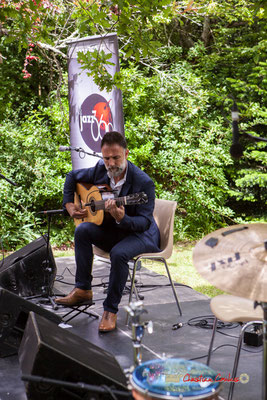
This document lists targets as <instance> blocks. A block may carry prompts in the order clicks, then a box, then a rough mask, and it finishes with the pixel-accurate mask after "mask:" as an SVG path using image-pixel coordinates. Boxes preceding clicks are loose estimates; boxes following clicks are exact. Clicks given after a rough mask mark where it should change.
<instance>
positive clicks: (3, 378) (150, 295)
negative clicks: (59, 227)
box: [0, 257, 263, 400]
mask: <svg viewBox="0 0 267 400" xmlns="http://www.w3.org/2000/svg"><path fill="white" fill-rule="evenodd" d="M56 263H57V268H58V276H57V278H58V279H57V281H56V282H55V291H57V292H62V293H68V292H69V291H70V290H71V289H72V287H73V283H74V273H75V261H74V257H62V258H57V259H56ZM108 274H109V264H108V263H107V262H105V261H103V260H102V259H96V260H95V264H94V281H93V283H94V285H95V286H94V289H93V290H94V301H95V305H94V306H92V307H91V308H90V310H91V311H92V312H94V313H95V314H96V315H97V316H99V317H101V315H102V311H103V308H102V302H103V299H104V298H105V294H104V290H105V288H106V285H107V281H108ZM136 278H137V280H138V284H141V288H140V293H141V294H142V295H143V296H144V300H143V303H144V308H145V309H146V310H147V313H145V314H143V320H144V321H152V322H153V333H152V334H148V332H145V335H144V338H143V341H142V345H143V346H142V356H143V358H142V360H143V362H145V361H148V360H152V359H160V358H184V359H186V360H192V359H196V361H198V362H200V363H203V364H205V362H206V355H207V352H208V347H209V342H210V338H211V333H212V331H211V329H208V328H210V327H211V325H212V319H209V317H212V313H211V310H210V307H209V303H210V301H209V298H207V297H206V296H204V295H202V294H200V293H197V292H195V291H194V290H192V289H191V288H188V287H185V286H179V285H176V290H177V295H178V297H179V300H180V305H181V309H182V313H183V315H182V316H179V314H178V309H177V307H176V304H175V303H174V298H173V294H172V291H171V288H170V286H169V285H168V283H169V281H168V279H167V278H166V277H164V276H161V275H157V274H155V273H153V272H151V271H149V270H147V269H145V268H142V272H141V274H140V273H139V272H138V273H137V276H136ZM127 303H128V293H127V292H126V293H125V295H124V296H123V299H122V302H121V306H120V310H119V313H118V327H117V329H116V330H115V331H113V332H110V333H106V334H99V333H98V324H99V320H98V319H95V318H92V317H88V316H86V315H82V314H81V315H79V316H78V317H76V318H74V319H73V320H72V321H70V322H69V325H71V326H70V327H69V328H66V329H68V330H70V331H71V332H73V333H74V334H76V335H78V336H79V337H81V338H83V339H85V340H87V341H88V342H90V343H93V344H94V345H96V346H98V347H99V348H101V349H104V350H107V351H108V352H109V353H111V354H113V355H114V356H115V358H116V359H117V361H118V362H119V364H120V365H121V367H122V368H123V369H129V368H130V367H132V366H133V347H132V340H131V327H128V326H126V325H125V318H126V311H125V309H124V308H123V306H125V305H126V304H127ZM63 311H64V310H62V309H59V310H57V311H56V312H57V313H58V314H62V313H63ZM64 312H65V311H64ZM198 321H202V325H203V323H204V324H205V321H206V322H207V325H206V328H205V326H204V327H199V326H196V325H195V324H196V322H198ZM177 323H182V327H181V328H179V329H177V330H173V329H172V328H173V325H174V324H177ZM239 331H240V327H239V326H236V327H233V328H232V327H231V329H229V328H221V329H220V330H219V332H218V333H217V334H216V338H215V343H214V347H215V348H217V350H216V351H215V352H214V353H213V355H212V358H211V362H210V367H211V368H213V369H214V370H215V371H216V372H218V373H220V374H221V377H222V378H229V374H230V376H231V374H232V368H233V361H234V356H235V350H236V347H235V346H236V344H237V337H238V334H239ZM262 356H263V351H262V346H261V347H251V346H247V345H243V348H242V351H241V357H240V362H239V368H238V373H237V376H238V377H240V375H241V374H246V375H245V376H246V377H247V380H248V382H247V383H240V382H238V383H237V384H236V385H235V391H234V397H233V399H236V400H239V399H240V400H241V399H242V400H251V399H261V397H262V396H261V389H262ZM243 376H244V375H243ZM20 377H21V370H20V365H19V361H18V357H17V356H16V355H14V356H10V357H5V358H0V400H11V399H12V400H25V399H27V396H26V393H25V389H24V384H23V382H22V381H21V379H20ZM56 378H57V377H55V379H56ZM228 390H229V383H227V382H225V383H224V384H222V391H221V396H222V397H223V398H224V399H226V398H227V394H228ZM196 400H197V398H196Z"/></svg>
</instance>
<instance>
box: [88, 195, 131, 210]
mask: <svg viewBox="0 0 267 400" xmlns="http://www.w3.org/2000/svg"><path fill="white" fill-rule="evenodd" d="M128 198H129V197H128V196H123V197H117V198H114V200H115V201H116V204H117V206H118V207H120V206H126V205H127V200H128ZM105 202H106V200H97V201H94V209H95V210H96V211H98V210H104V209H105ZM85 206H89V207H90V206H92V203H86V204H85Z"/></svg>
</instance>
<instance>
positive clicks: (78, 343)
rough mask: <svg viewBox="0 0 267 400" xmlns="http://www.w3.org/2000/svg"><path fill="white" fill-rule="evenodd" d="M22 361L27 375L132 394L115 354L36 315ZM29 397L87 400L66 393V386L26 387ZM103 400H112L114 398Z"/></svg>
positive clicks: (75, 392) (24, 340)
mask: <svg viewBox="0 0 267 400" xmlns="http://www.w3.org/2000/svg"><path fill="white" fill-rule="evenodd" d="M19 361H20V367H21V371H22V374H23V375H37V376H41V377H43V378H48V379H56V380H61V381H67V382H72V383H77V382H83V383H87V384H90V385H97V386H100V385H107V386H109V387H111V386H112V387H113V388H116V389H117V390H120V391H121V390H122V391H126V392H128V389H127V379H126V376H125V375H124V373H123V371H122V369H121V367H120V365H119V364H118V362H117V360H116V359H115V357H114V356H113V355H112V354H110V353H109V352H107V351H105V350H102V349H101V348H100V347H97V346H95V345H94V344H92V343H90V342H88V341H86V340H85V339H83V338H80V337H79V336H77V335H75V334H74V333H72V332H70V331H67V330H66V329H63V328H60V327H59V326H56V325H55V324H53V323H51V322H50V321H48V320H45V319H44V318H42V317H41V316H39V315H36V314H34V313H30V315H29V318H28V322H27V326H26V328H25V331H24V335H23V338H22V341H21V345H20V348H19ZM26 393H27V397H28V400H33V399H36V400H37V399H38V400H47V399H57V400H61V399H62V400H63V399H64V400H67V399H73V398H87V397H84V395H85V393H86V392H85V391H82V390H81V389H76V388H75V389H69V388H68V390H66V388H64V386H60V387H58V386H55V385H50V384H44V383H35V382H28V383H27V384H26ZM129 395H130V393H129ZM77 396H82V397H77ZM94 398H95V399H97V398H98V396H97V395H94ZM99 398H105V399H107V398H108V399H111V396H110V394H109V395H108V396H106V395H104V397H103V395H101V396H100V397H99ZM124 399H125V397H124Z"/></svg>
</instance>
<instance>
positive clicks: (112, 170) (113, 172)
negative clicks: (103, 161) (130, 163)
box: [106, 160, 126, 178]
mask: <svg viewBox="0 0 267 400" xmlns="http://www.w3.org/2000/svg"><path fill="white" fill-rule="evenodd" d="M125 168H126V160H125V161H123V162H122V163H121V165H119V166H118V167H106V169H107V171H108V173H109V176H110V178H115V177H117V176H120V175H121V174H122V173H123V171H124V170H125Z"/></svg>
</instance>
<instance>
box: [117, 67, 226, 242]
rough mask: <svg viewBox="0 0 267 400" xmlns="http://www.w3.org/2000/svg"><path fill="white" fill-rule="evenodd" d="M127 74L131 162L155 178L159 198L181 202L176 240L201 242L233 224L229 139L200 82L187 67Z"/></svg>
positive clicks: (127, 70) (138, 71)
mask: <svg viewBox="0 0 267 400" xmlns="http://www.w3.org/2000/svg"><path fill="white" fill-rule="evenodd" d="M123 74H124V78H125V80H126V81H127V91H125V92H124V100H125V101H124V112H125V127H126V136H127V139H128V143H129V147H130V149H131V153H130V159H131V160H132V161H133V162H135V163H136V164H137V165H139V166H141V168H143V169H144V170H145V171H147V172H148V173H149V174H150V175H151V176H152V177H153V178H154V181H155V182H156V191H157V196H159V197H164V198H167V199H173V200H176V201H177V203H178V214H179V209H181V210H183V209H185V210H186V212H187V215H186V216H185V217H181V216H180V215H179V216H177V219H176V239H177V238H179V239H184V238H185V237H187V238H188V237H190V238H197V237H199V236H201V235H203V234H205V233H207V232H209V231H211V230H213V229H216V228H217V227H218V226H221V225H222V224H224V223H226V222H229V221H230V219H229V218H230V217H232V216H233V212H232V210H230V209H229V208H227V207H226V206H225V200H226V197H227V192H228V189H229V188H228V183H227V179H226V176H225V172H224V170H225V167H226V166H227V165H231V164H232V160H231V159H230V156H229V153H228V148H229V135H228V134H227V130H226V129H225V127H224V126H223V123H222V118H221V119H220V118H219V117H218V116H216V115H215V114H214V113H213V112H212V110H209V98H208V93H207V92H206V91H205V90H204V89H203V84H202V82H201V79H200V78H199V77H198V76H196V74H195V73H194V71H193V70H192V68H191V67H190V65H187V64H186V63H185V62H180V63H176V64H175V65H173V66H172V69H171V72H162V73H161V74H160V75H159V74H154V75H151V74H149V76H148V74H147V73H146V72H142V71H140V69H138V68H137V67H132V68H129V69H126V70H123ZM196 221H197V223H196Z"/></svg>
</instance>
